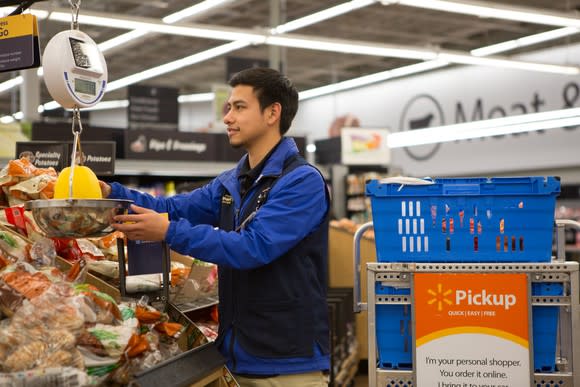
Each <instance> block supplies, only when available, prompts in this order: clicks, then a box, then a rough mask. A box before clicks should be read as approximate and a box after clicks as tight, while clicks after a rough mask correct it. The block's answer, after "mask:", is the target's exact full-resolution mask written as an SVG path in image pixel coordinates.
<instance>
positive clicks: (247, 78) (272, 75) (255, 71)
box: [229, 67, 298, 135]
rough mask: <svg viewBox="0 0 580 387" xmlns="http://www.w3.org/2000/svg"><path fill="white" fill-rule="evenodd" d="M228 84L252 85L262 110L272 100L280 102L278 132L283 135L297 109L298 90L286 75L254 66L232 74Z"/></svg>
mask: <svg viewBox="0 0 580 387" xmlns="http://www.w3.org/2000/svg"><path fill="white" fill-rule="evenodd" d="M229 84H230V86H231V87H236V86H238V85H247V86H252V87H253V89H254V93H255V94H256V97H257V98H258V101H259V102H260V109H261V110H262V112H263V111H264V109H266V108H267V107H268V106H270V105H271V104H273V103H274V102H278V103H280V105H282V113H281V116H280V134H281V135H284V134H285V133H286V132H287V131H288V129H290V124H292V120H293V119H294V116H295V115H296V112H297V111H298V91H297V90H296V88H295V87H294V86H293V85H292V82H291V81H290V80H289V79H288V78H287V77H286V76H284V75H282V74H280V73H279V72H278V71H276V70H274V69H269V68H264V67H254V68H250V69H246V70H242V71H240V72H239V73H236V74H234V75H233V76H232V78H231V79H230V81H229Z"/></svg>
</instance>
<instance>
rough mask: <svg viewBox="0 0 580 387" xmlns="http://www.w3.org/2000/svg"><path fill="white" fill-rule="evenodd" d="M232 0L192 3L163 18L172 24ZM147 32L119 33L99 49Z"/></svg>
mask: <svg viewBox="0 0 580 387" xmlns="http://www.w3.org/2000/svg"><path fill="white" fill-rule="evenodd" d="M231 1H232V0H205V1H202V2H201V3H198V4H195V5H192V6H191V7H188V8H185V9H182V10H181V11H178V12H175V13H172V14H170V15H167V16H166V17H164V18H163V19H162V20H163V22H164V23H167V24H172V23H175V22H178V21H180V20H183V19H185V18H190V17H192V16H196V15H199V14H200V13H202V12H205V11H207V10H209V9H211V8H214V7H217V6H219V5H223V4H226V3H229V2H231ZM147 34H149V31H145V30H133V31H130V32H126V33H124V34H121V35H118V36H116V37H114V38H112V39H109V40H107V41H105V42H102V43H100V44H99V49H100V50H101V51H102V52H105V51H107V50H110V49H111V48H113V47H118V46H122V45H123V44H125V43H128V42H130V41H132V40H135V39H138V38H140V37H142V36H145V35H147Z"/></svg>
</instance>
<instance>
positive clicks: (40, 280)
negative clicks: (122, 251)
mask: <svg viewBox="0 0 580 387" xmlns="http://www.w3.org/2000/svg"><path fill="white" fill-rule="evenodd" d="M83 168H85V167H83ZM87 170H88V171H87ZM79 172H80V173H79ZM91 174H92V175H91ZM93 176H94V173H92V171H90V169H88V168H86V170H84V169H80V167H76V168H75V173H74V183H73V184H76V185H79V186H78V187H76V188H74V187H73V195H75V199H78V198H83V199H99V198H95V195H96V188H98V193H99V195H100V188H99V187H98V180H97V179H96V177H94V179H93ZM77 178H78V179H79V180H77ZM68 184H69V176H68V175H67V174H66V172H65V173H62V172H61V175H59V176H58V177H57V174H56V172H55V171H54V169H52V168H49V169H40V168H36V167H35V166H34V165H33V164H31V163H30V162H29V161H28V160H27V159H25V158H23V159H19V160H12V161H10V162H9V164H8V165H7V166H6V167H5V168H3V169H2V171H0V187H2V194H3V196H2V200H3V204H4V206H5V208H4V209H3V211H0V386H11V385H14V384H15V383H16V381H22V380H26V381H27V383H37V384H39V385H45V384H48V383H51V385H53V384H54V385H65V384H66V385H102V384H105V385H126V384H129V383H130V382H131V380H132V378H133V377H134V375H135V374H136V373H138V372H141V371H143V370H145V369H149V368H151V367H153V366H155V365H156V364H159V363H161V362H163V361H166V360H168V359H170V358H172V357H175V356H176V355H177V354H179V353H180V352H182V349H180V347H179V346H178V339H179V337H180V336H181V335H188V334H189V333H188V332H186V331H185V328H186V327H184V326H183V325H182V324H179V323H175V322H172V321H170V319H169V316H168V315H167V314H165V313H161V312H159V311H158V310H156V309H154V308H153V307H151V306H150V305H148V299H147V298H146V297H144V298H140V299H134V300H131V301H123V302H120V303H117V302H116V301H115V300H114V299H113V298H112V297H111V296H110V295H108V294H105V293H104V292H103V291H101V290H100V289H98V288H96V287H94V286H92V285H89V284H87V283H86V282H85V280H86V278H87V273H88V272H89V271H91V273H93V275H97V276H99V277H100V278H102V279H104V280H106V281H107V282H109V283H112V284H116V283H118V277H119V264H118V261H117V257H118V250H117V239H118V238H124V236H123V234H122V233H119V232H112V233H110V234H107V235H105V236H103V237H98V238H48V237H46V234H45V233H44V232H43V231H42V229H41V228H40V227H38V225H37V224H36V222H35V220H34V217H32V216H31V214H30V211H26V210H24V206H23V204H24V203H26V202H27V201H30V200H36V199H43V200H48V199H53V197H54V196H55V195H56V194H59V195H65V196H66V197H68ZM64 185H66V187H67V189H66V190H64V189H63V186H64ZM91 186H92V191H91ZM78 226H79V227H82V225H78ZM74 227H76V226H74ZM63 258H64V259H65V260H66V261H68V262H70V264H71V267H70V269H69V270H68V271H61V270H60V269H58V268H57V264H56V263H57V262H56V261H57V260H59V259H63ZM186 262H187V261H186ZM198 265H199V266H200V267H202V266H203V268H204V270H203V275H201V276H200V274H199V273H198V274H197V275H196V276H194V275H191V271H192V270H191V267H187V264H184V263H180V262H173V263H172V273H173V274H174V275H173V277H172V285H173V288H172V294H173V295H174V296H176V295H179V296H180V297H182V298H183V299H186V297H184V295H187V294H189V293H188V290H187V289H186V291H185V292H183V291H181V289H182V288H183V287H184V286H185V285H186V284H187V285H188V286H189V288H194V289H196V291H197V292H198V293H199V292H202V293H204V294H205V293H212V294H215V293H216V292H217V281H216V278H215V274H216V270H215V267H207V265H206V264H202V263H198ZM200 284H201V285H202V286H201V287H200ZM189 288H188V289H189ZM188 329H191V328H188ZM207 336H208V337H209V339H207V340H205V342H207V341H208V340H212V339H214V338H215V334H214V332H212V331H211V330H207Z"/></svg>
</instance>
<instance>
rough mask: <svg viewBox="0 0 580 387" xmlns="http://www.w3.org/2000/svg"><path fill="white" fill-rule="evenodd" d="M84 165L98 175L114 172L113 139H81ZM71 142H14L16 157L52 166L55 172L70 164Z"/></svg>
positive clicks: (39, 164)
mask: <svg viewBox="0 0 580 387" xmlns="http://www.w3.org/2000/svg"><path fill="white" fill-rule="evenodd" d="M81 150H82V152H83V154H84V155H85V159H84V163H83V164H84V165H86V166H87V167H89V168H91V169H92V170H93V172H95V174H96V175H98V176H107V175H113V174H114V173H115V143H114V142H113V141H83V142H81ZM71 155H72V142H56V141H22V142H17V143H16V158H20V157H28V158H29V159H30V160H31V161H32V163H33V164H34V165H35V166H37V167H38V168H48V167H53V168H54V169H56V171H57V172H59V171H61V170H62V169H63V168H65V167H68V166H70V162H71Z"/></svg>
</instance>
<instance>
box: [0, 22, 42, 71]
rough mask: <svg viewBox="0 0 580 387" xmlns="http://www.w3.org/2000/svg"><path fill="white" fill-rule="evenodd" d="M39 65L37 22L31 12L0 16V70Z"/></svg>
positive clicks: (20, 68) (21, 68)
mask: <svg viewBox="0 0 580 387" xmlns="http://www.w3.org/2000/svg"><path fill="white" fill-rule="evenodd" d="M38 66H40V45H39V43H38V23H37V21H36V16H34V15H31V14H23V15H14V16H7V17H4V18H0V72H5V71H13V70H23V69H28V68H32V67H38Z"/></svg>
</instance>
